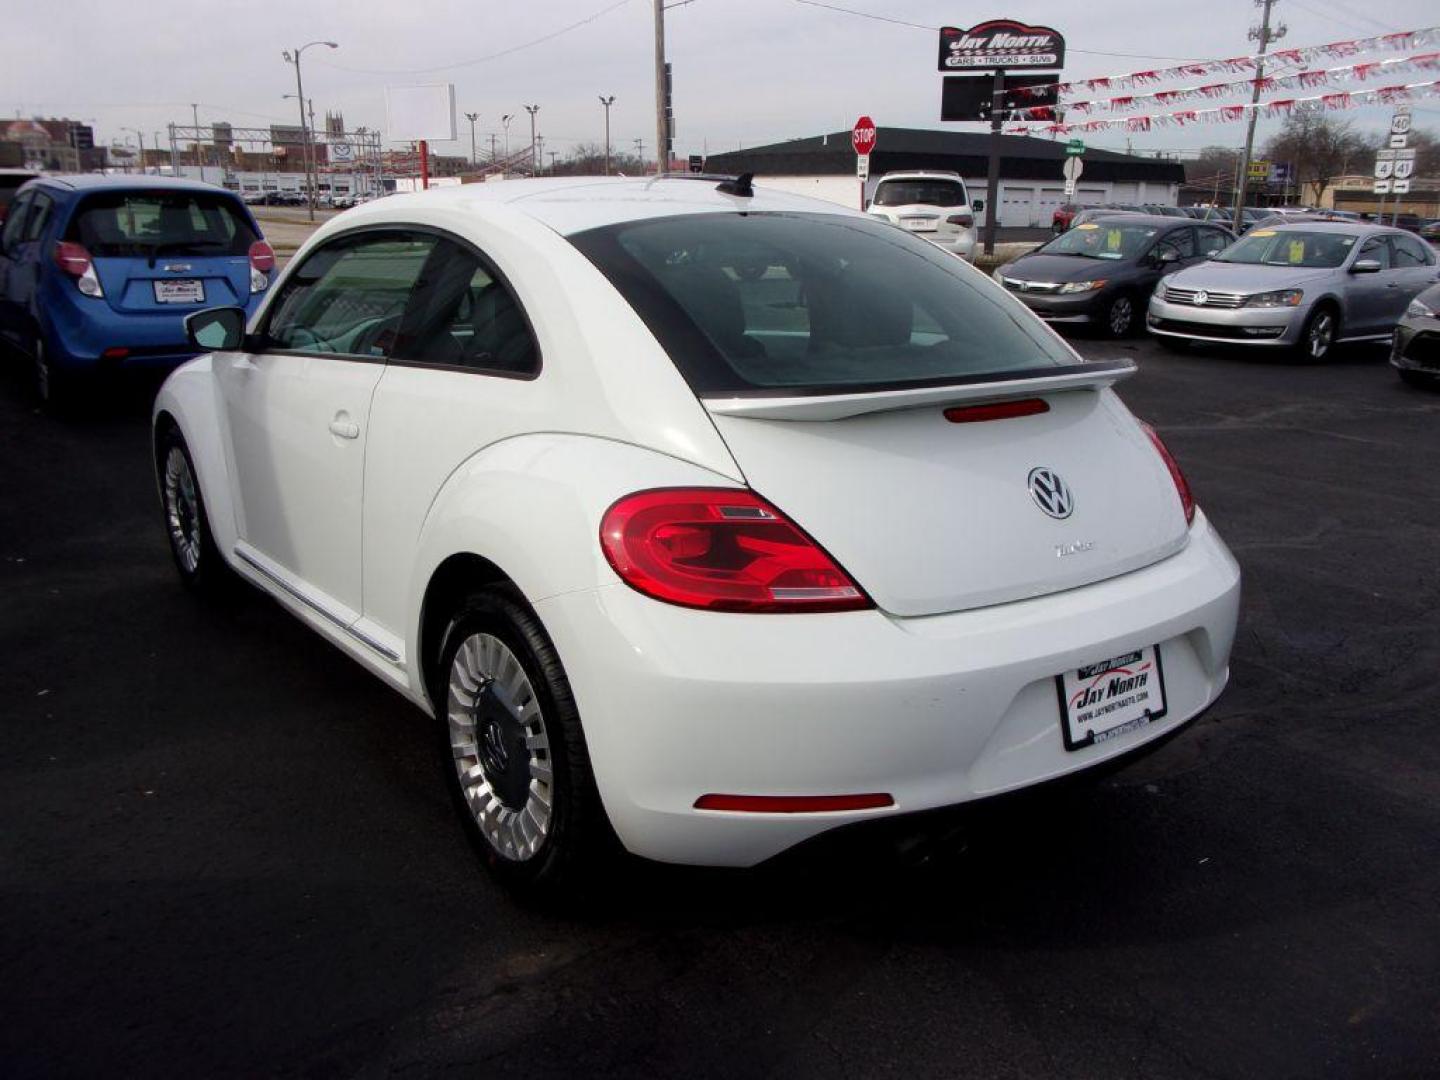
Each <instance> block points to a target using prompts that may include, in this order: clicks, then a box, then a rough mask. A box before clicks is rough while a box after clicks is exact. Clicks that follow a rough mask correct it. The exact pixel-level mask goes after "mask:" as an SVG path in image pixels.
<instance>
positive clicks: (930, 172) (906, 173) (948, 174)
mask: <svg viewBox="0 0 1440 1080" xmlns="http://www.w3.org/2000/svg"><path fill="white" fill-rule="evenodd" d="M886 180H957V181H958V180H960V174H959V173H958V172H952V171H949V170H945V169H903V170H899V169H897V170H895V171H893V172H887V173H886V174H885V175H884V176H882V177H880V179H879V181H878V183H882V184H883V183H884V182H885V181H886ZM962 182H963V181H962ZM762 183H763V181H762Z"/></svg>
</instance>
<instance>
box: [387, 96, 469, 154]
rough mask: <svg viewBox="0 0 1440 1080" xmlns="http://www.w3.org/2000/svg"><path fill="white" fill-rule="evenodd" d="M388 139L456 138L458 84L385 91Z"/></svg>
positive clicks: (439, 139) (441, 139)
mask: <svg viewBox="0 0 1440 1080" xmlns="http://www.w3.org/2000/svg"><path fill="white" fill-rule="evenodd" d="M385 137H386V138H388V139H392V140H394V141H396V142H419V141H421V140H425V141H427V142H443V141H451V140H453V139H454V138H455V84H454V83H426V84H424V85H422V86H387V87H386V88H385Z"/></svg>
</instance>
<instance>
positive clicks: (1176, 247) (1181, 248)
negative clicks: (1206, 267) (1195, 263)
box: [1155, 229, 1195, 259]
mask: <svg viewBox="0 0 1440 1080" xmlns="http://www.w3.org/2000/svg"><path fill="white" fill-rule="evenodd" d="M1166 249H1169V250H1171V251H1174V252H1175V253H1176V254H1177V255H1179V256H1180V258H1182V259H1190V258H1194V256H1195V237H1194V236H1193V235H1192V231H1191V230H1190V229H1172V230H1171V231H1170V232H1168V233H1166V234H1165V235H1164V236H1163V237H1162V238H1161V239H1160V242H1159V243H1158V244H1156V245H1155V253H1156V254H1157V255H1158V254H1159V253H1160V252H1162V251H1165V250H1166Z"/></svg>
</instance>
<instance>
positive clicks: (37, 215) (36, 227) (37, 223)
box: [25, 191, 55, 243]
mask: <svg viewBox="0 0 1440 1080" xmlns="http://www.w3.org/2000/svg"><path fill="white" fill-rule="evenodd" d="M54 210H55V200H54V199H52V198H50V196H49V195H46V194H45V193H44V192H43V191H37V192H36V193H35V201H34V202H32V203H31V204H30V214H29V216H28V217H27V218H26V220H25V240H26V242H27V243H28V242H29V241H31V240H39V239H40V237H41V236H43V235H44V233H45V228H46V226H48V225H49V224H50V215H51V213H53V212H54Z"/></svg>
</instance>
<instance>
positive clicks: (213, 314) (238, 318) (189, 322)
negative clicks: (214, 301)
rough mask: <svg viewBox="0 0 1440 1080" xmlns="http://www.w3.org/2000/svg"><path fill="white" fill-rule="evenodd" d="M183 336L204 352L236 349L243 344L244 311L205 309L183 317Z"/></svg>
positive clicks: (224, 308)
mask: <svg viewBox="0 0 1440 1080" xmlns="http://www.w3.org/2000/svg"><path fill="white" fill-rule="evenodd" d="M185 336H186V337H187V338H189V339H190V344H192V345H194V346H195V347H196V348H198V349H204V350H205V351H206V352H214V351H215V350H216V349H238V348H240V346H241V345H243V344H244V342H245V309H244V308H239V307H217V308H207V309H206V310H204V311H196V312H193V313H191V314H189V315H186V316H185Z"/></svg>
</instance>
